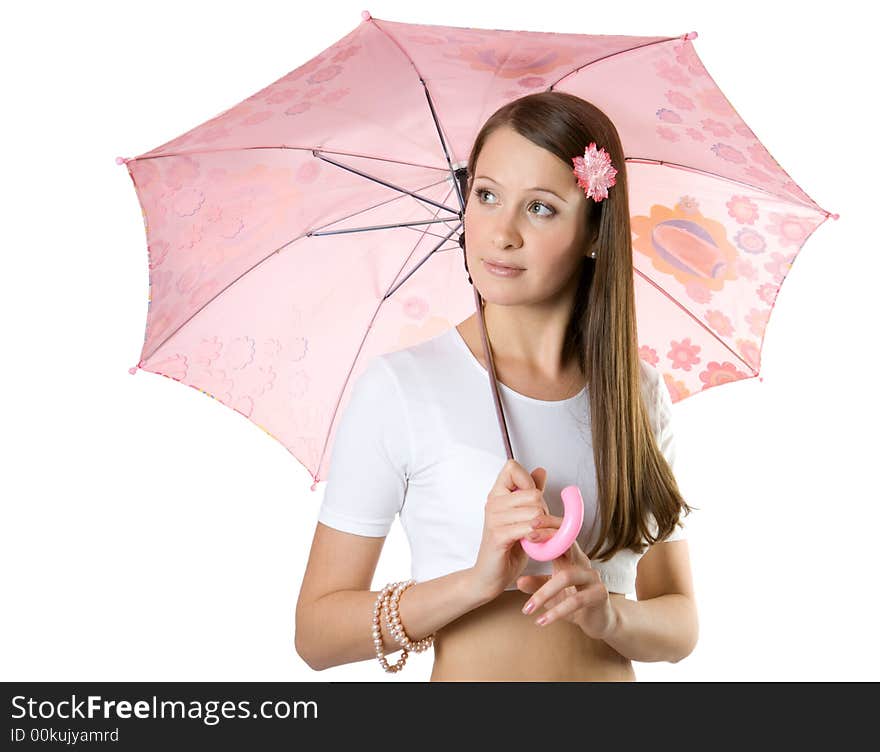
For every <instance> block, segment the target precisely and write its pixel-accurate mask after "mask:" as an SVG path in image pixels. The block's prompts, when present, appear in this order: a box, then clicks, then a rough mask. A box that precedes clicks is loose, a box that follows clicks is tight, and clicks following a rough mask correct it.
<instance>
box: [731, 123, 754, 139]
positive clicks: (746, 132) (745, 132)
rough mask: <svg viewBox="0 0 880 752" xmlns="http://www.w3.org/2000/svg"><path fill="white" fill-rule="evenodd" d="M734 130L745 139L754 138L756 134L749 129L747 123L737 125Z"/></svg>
mask: <svg viewBox="0 0 880 752" xmlns="http://www.w3.org/2000/svg"><path fill="white" fill-rule="evenodd" d="M733 130H735V131H736V132H737V133H738V134H739V135H740V136H742V137H743V138H754V137H755V134H754V133H753V132H752V129H751V128H749V126H747V125H746V124H745V123H742V122H740V123H737V124H736V125H734V126H733Z"/></svg>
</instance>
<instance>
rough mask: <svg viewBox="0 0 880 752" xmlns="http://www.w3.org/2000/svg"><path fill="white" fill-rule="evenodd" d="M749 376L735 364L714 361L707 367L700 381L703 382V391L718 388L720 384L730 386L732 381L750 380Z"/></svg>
mask: <svg viewBox="0 0 880 752" xmlns="http://www.w3.org/2000/svg"><path fill="white" fill-rule="evenodd" d="M748 376H749V374H747V373H743V372H742V371H740V370H739V369H738V368H737V367H736V366H735V365H734V364H733V363H730V362H728V361H724V363H717V362H715V361H712V362H711V363H709V365H708V366H707V367H706V370H705V371H703V372H702V373H700V381H702V382H703V389H708V388H709V387H713V386H718V385H719V384H729V383H730V382H731V381H739V380H740V379H745V378H748Z"/></svg>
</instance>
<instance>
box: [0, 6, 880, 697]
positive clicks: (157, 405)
mask: <svg viewBox="0 0 880 752" xmlns="http://www.w3.org/2000/svg"><path fill="white" fill-rule="evenodd" d="M14 7H15V10H14V11H11V17H10V15H9V13H10V11H7V15H6V23H7V24H8V25H7V26H6V29H7V33H6V34H5V40H4V44H3V46H2V50H0V56H2V67H0V70H2V71H3V74H2V75H3V92H4V100H5V102H4V109H5V111H6V115H5V116H4V119H3V120H2V128H3V145H4V160H3V180H2V190H3V194H4V196H3V198H4V200H3V204H4V215H5V218H4V222H3V229H4V243H3V271H2V275H0V279H2V286H3V288H2V293H3V294H2V296H0V304H2V306H3V308H2V312H3V315H2V326H3V334H4V336H3V340H4V345H5V346H4V347H3V348H2V352H3V357H4V364H3V368H2V379H3V396H4V397H5V400H4V401H5V404H6V409H5V419H4V429H5V430H4V437H5V439H4V444H5V448H4V466H5V470H4V472H3V486H4V488H3V494H2V495H3V502H2V504H3V524H2V564H3V591H2V600H3V604H4V610H5V617H4V619H3V620H2V630H3V633H2V655H0V665H2V677H0V678H2V679H3V680H7V681H10V680H14V681H22V680H69V681H84V680H125V681H136V680H175V681H177V680H308V681H312V680H317V681H344V680H355V681H361V680H363V681H392V682H400V681H423V680H426V679H427V678H428V677H429V675H430V670H431V660H432V654H431V653H430V652H429V653H423V654H416V655H411V656H410V659H409V661H408V663H407V666H406V669H405V671H404V672H402V673H401V674H398V675H387V674H385V673H384V672H383V671H382V670H381V668H380V666H379V665H378V663H377V662H376V661H375V660H374V659H371V660H368V661H364V662H360V663H356V664H349V665H345V666H339V667H336V668H333V669H329V670H327V671H324V672H314V671H312V670H311V669H310V668H309V667H308V666H307V665H306V664H305V663H304V662H303V661H302V660H301V659H300V658H299V656H298V655H297V654H296V652H295V650H294V608H295V604H296V600H297V596H298V593H299V588H300V584H301V580H302V574H303V572H304V568H305V563H306V560H307V557H308V553H309V547H310V543H311V539H312V535H313V532H314V528H315V524H316V516H317V511H318V507H319V504H320V501H321V496H322V495H323V485H322V486H321V487H320V488H319V490H318V491H316V492H315V493H312V492H310V490H309V487H310V484H311V479H310V477H309V475H308V473H307V472H306V470H305V469H303V467H302V466H301V465H299V463H298V462H297V461H296V460H295V459H294V458H293V457H292V456H291V455H290V454H289V453H288V451H287V449H286V448H284V447H283V446H281V445H280V444H279V443H277V442H276V441H274V440H273V439H272V438H271V437H269V436H268V435H267V434H265V433H264V432H263V431H262V430H260V429H259V428H258V427H257V426H255V425H254V424H252V423H250V422H249V421H247V420H243V419H242V417H241V416H240V415H238V414H237V413H235V412H234V411H233V410H231V409H229V408H227V407H225V406H224V405H222V404H221V403H219V402H216V401H214V400H212V399H210V398H209V397H207V396H205V395H202V394H200V393H199V392H198V391H196V390H194V389H191V388H188V387H186V386H184V385H182V384H178V383H176V382H174V381H172V380H169V379H167V378H162V377H161V376H158V375H155V374H151V373H147V372H143V371H138V372H137V374H136V376H134V377H132V376H131V375H129V373H128V368H129V367H130V366H133V365H134V364H135V363H137V362H138V360H139V356H140V347H141V345H142V343H143V334H144V324H145V317H146V311H147V296H148V273H147V251H146V241H145V236H144V229H143V222H142V219H141V214H140V208H139V206H138V202H137V198H136V194H135V192H134V189H133V186H132V184H131V180H130V179H129V177H128V174H127V171H126V168H125V167H124V166H121V165H117V164H116V163H115V161H114V160H115V158H116V157H117V156H126V157H129V156H135V155H137V154H140V153H142V152H145V151H147V150H149V149H151V148H153V147H155V146H158V145H159V144H161V143H164V142H166V141H167V140H169V139H171V138H173V137H175V136H177V135H179V134H181V133H183V132H184V131H187V130H189V129H190V128H192V127H193V126H195V125H197V124H199V123H202V122H204V121H205V120H207V119H209V118H211V117H213V116H214V115H216V114H218V113H220V112H221V111H223V110H225V109H226V108H228V107H230V106H231V105H233V104H235V103H237V102H239V101H241V100H242V99H244V98H245V97H247V96H249V95H250V94H252V93H254V92H255V91H257V90H258V89H260V88H262V87H263V86H265V85H266V84H268V83H270V82H271V81H274V80H276V79H278V78H279V77H281V76H282V75H284V74H285V73H287V72H288V71H291V70H293V69H294V68H296V67H298V66H299V65H301V64H302V63H304V62H306V61H307V60H308V59H310V58H311V57H312V56H314V55H315V54H317V53H318V52H320V51H321V50H322V49H324V48H325V47H327V46H329V45H330V44H331V43H333V42H334V41H336V40H337V39H339V38H340V37H342V36H344V35H345V34H347V33H349V32H350V31H351V30H352V29H353V28H354V27H356V26H357V25H358V24H360V23H361V16H360V12H361V10H363V9H364V8H365V7H366V8H368V9H369V10H370V11H371V13H372V14H373V16H374V17H376V18H378V19H388V20H396V21H402V22H413V23H426V24H438V25H443V24H446V25H452V26H471V27H480V26H482V27H488V28H506V29H523V30H525V29H532V30H540V31H558V32H572V33H597V34H632V35H670V36H672V35H679V34H684V33H686V32H688V31H697V32H698V34H699V36H698V38H697V39H696V40H695V41H694V45H695V48H696V51H697V53H698V55H699V56H700V58H701V59H702V61H703V62H704V63H705V65H706V66H707V68H708V70H709V72H710V74H711V75H712V76H713V78H714V79H715V81H716V82H717V83H718V84H719V86H720V87H721V89H722V91H724V92H725V94H726V95H727V97H728V98H729V99H730V101H731V102H732V104H733V105H734V107H735V108H736V109H737V111H738V112H739V113H740V115H741V116H742V117H743V118H744V119H745V121H746V123H747V124H748V125H749V126H750V127H751V128H752V129H753V130H754V131H755V132H756V133H757V135H758V137H759V138H760V139H761V140H762V142H763V143H764V144H765V145H766V146H767V148H768V149H769V150H770V152H771V154H772V155H773V156H774V157H775V158H776V159H777V160H778V161H779V162H780V163H781V165H782V166H783V168H785V169H786V170H787V171H788V172H789V174H790V175H791V176H792V178H793V179H794V180H795V181H796V182H797V183H798V184H799V185H800V186H801V187H802V188H803V189H804V190H805V191H806V192H807V193H808V194H809V195H810V196H812V197H813V198H814V199H815V200H816V201H817V203H818V204H819V205H820V206H822V207H823V208H824V209H826V210H828V211H830V212H832V213H833V212H838V213H839V214H840V219H839V220H838V221H834V220H829V221H827V222H826V223H825V224H823V225H822V226H821V227H820V228H819V229H818V230H817V231H816V232H815V233H814V234H813V236H812V237H811V238H810V239H809V240H808V241H807V243H806V245H805V246H804V248H803V250H802V252H801V253H800V255H799V256H798V258H797V260H796V261H795V263H794V266H793V268H792V270H791V272H790V274H789V275H788V278H787V279H786V281H785V283H784V284H783V286H782V289H781V292H780V294H779V297H778V299H777V301H776V306H775V309H774V311H773V314H772V316H771V319H770V324H769V327H768V329H767V334H766V338H765V340H764V344H763V357H762V361H763V367H762V376H763V377H764V381H763V383H760V382H759V381H758V380H757V379H752V380H749V381H747V382H740V383H737V384H732V385H729V386H725V387H721V388H716V389H713V390H712V391H711V393H706V394H704V395H702V396H701V397H699V398H698V399H692V400H686V401H684V402H682V403H681V404H679V405H677V406H676V407H675V425H676V429H677V434H678V444H679V457H678V468H679V469H678V476H679V482H680V484H681V485H682V487H683V490H684V492H685V496H686V497H687V498H688V500H689V501H690V502H691V503H692V504H695V505H697V506H699V507H700V508H701V509H700V511H699V512H697V513H695V514H694V515H692V516H691V517H690V518H689V534H690V546H691V562H692V566H693V571H694V578H695V585H696V589H697V598H698V606H699V615H700V630H701V631H700V641H699V644H698V646H697V648H696V650H695V651H694V652H693V654H692V655H691V656H690V657H688V658H687V659H686V660H684V661H682V662H681V663H678V664H669V663H636V664H634V665H635V669H636V673H637V675H638V678H639V680H640V681H651V680H664V681H690V680H709V681H742V680H761V681H764V680H797V681H799V680H876V679H878V678H880V671H878V667H880V659H878V651H877V649H876V637H877V634H878V633H880V628H878V627H880V625H878V618H877V610H876V609H877V604H876V598H877V565H876V559H875V554H874V550H875V544H876V536H877V529H878V522H880V519H878V511H877V510H878V504H877V502H878V493H877V490H876V485H875V472H876V469H877V464H878V463H877V459H876V456H875V455H876V448H877V444H878V441H877V425H878V417H880V411H878V409H877V396H876V390H875V388H874V387H875V384H876V382H875V379H876V378H877V376H878V369H877V365H878V358H877V338H876V333H877V332H876V322H877V314H876V311H875V307H874V302H875V300H876V298H877V295H878V293H877V287H876V286H877V281H876V280H877V272H878V260H877V254H878V243H877V236H876V235H873V234H872V232H874V231H872V230H871V229H870V227H871V225H870V223H871V221H873V220H872V218H876V217H877V213H878V208H877V206H876V203H875V196H876V190H875V189H874V187H875V185H876V183H875V175H876V173H877V168H878V164H877V158H876V152H877V144H876V135H875V129H876V119H875V118H874V117H873V116H871V115H869V111H868V110H869V108H870V107H871V106H872V105H873V101H874V100H875V99H876V92H875V91H874V90H873V89H872V86H873V85H874V83H875V82H874V78H875V72H876V68H875V60H874V57H875V56H874V52H875V45H876V42H875V40H874V39H873V38H869V37H868V33H869V31H870V30H872V29H869V26H868V24H866V23H865V19H861V18H859V17H858V15H857V13H856V12H855V11H854V8H855V7H856V3H842V2H836V3H829V4H825V3H815V4H810V3H803V2H801V3H794V2H789V3H768V2H745V1H743V0H740V2H737V3H729V4H718V3H706V2H704V1H703V2H671V3H670V2H667V3H658V2H632V1H631V0H628V1H627V2H620V3H607V2H606V3H601V4H595V3H574V4H571V3H538V4H535V3H511V2H492V1H490V0H483V2H480V3H472V2H467V3H465V2H458V1H455V2H448V1H447V2H443V3H427V4H423V5H422V6H421V7H418V6H417V5H415V4H413V3H412V2H384V3H380V4H376V5H372V6H371V5H369V4H368V3H367V0H360V2H358V3H350V2H325V3H316V4H314V7H310V6H309V4H299V3H291V2H261V1H258V0H250V2H247V3H218V2H211V3H208V2H200V3H192V2H190V3H185V2H180V0H176V2H173V3H172V2H167V1H162V2H159V1H155V0H154V1H153V2H151V3H148V4H143V3H139V4H133V3H110V2H106V3H73V4H66V3H65V4H62V3H30V4H16V5H15V6H14ZM875 231H876V224H875ZM869 322H870V324H873V326H869ZM488 398H489V394H488V393H487V399H488ZM339 566H345V562H344V561H340V562H339ZM408 575H409V548H408V545H407V542H406V538H405V536H404V533H403V530H402V529H401V528H400V525H399V522H395V524H394V527H393V528H392V531H391V534H390V536H389V538H388V540H387V542H386V544H385V548H384V550H383V552H382V556H381V559H380V562H379V566H378V569H377V572H376V576H375V579H374V581H373V589H374V590H378V589H379V588H381V587H382V585H384V583H385V582H388V581H389V580H399V579H404V578H406V577H408ZM366 616H367V615H366V614H365V617H366ZM523 618H527V617H523ZM368 629H369V627H368V625H367V622H366V620H365V622H364V637H365V640H366V639H367V631H368Z"/></svg>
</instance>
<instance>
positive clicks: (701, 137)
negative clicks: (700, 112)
mask: <svg viewBox="0 0 880 752" xmlns="http://www.w3.org/2000/svg"><path fill="white" fill-rule="evenodd" d="M685 133H687V134H688V136H690V137H691V138H692V139H693V140H694V141H705V140H706V136H705V134H703V133H700V131H698V130H697V129H696V128H688V129H687V130H686V131H685Z"/></svg>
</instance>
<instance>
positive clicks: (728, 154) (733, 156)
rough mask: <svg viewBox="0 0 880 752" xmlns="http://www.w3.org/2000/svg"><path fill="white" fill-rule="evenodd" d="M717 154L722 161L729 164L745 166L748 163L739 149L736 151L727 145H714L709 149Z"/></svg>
mask: <svg viewBox="0 0 880 752" xmlns="http://www.w3.org/2000/svg"><path fill="white" fill-rule="evenodd" d="M709 148H710V149H711V150H712V151H714V152H715V154H716V155H717V156H719V157H721V159H724V160H726V161H728V162H733V163H734V164H743V163H744V162H745V161H746V158H745V157H744V156H743V153H742V152H741V151H739V150H738V149H734V148H733V147H732V146H728V145H727V144H712V146H711V147H709Z"/></svg>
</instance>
